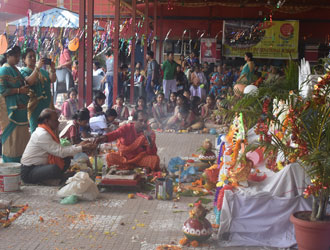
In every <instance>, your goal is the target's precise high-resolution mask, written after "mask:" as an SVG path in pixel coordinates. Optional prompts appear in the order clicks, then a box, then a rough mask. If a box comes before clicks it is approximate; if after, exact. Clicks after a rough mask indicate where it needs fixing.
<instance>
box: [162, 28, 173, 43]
mask: <svg viewBox="0 0 330 250" xmlns="http://www.w3.org/2000/svg"><path fill="white" fill-rule="evenodd" d="M171 31H172V29H170V30H169V31H168V32H167V34H166V36H165V39H164V41H166V40H167V39H168V36H169V35H170V34H171Z"/></svg>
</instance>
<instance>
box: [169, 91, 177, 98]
mask: <svg viewBox="0 0 330 250" xmlns="http://www.w3.org/2000/svg"><path fill="white" fill-rule="evenodd" d="M171 95H175V97H177V96H178V94H177V93H176V92H171V94H170V96H171Z"/></svg>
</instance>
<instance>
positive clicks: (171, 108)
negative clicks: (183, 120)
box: [167, 92, 176, 115]
mask: <svg viewBox="0 0 330 250" xmlns="http://www.w3.org/2000/svg"><path fill="white" fill-rule="evenodd" d="M175 106H176V93H175V92H172V93H171V94H170V100H169V101H168V103H167V113H168V114H171V115H173V113H174V109H175Z"/></svg>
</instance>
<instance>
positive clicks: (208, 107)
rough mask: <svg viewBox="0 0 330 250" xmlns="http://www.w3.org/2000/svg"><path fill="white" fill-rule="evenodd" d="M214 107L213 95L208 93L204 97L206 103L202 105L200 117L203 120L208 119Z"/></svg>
mask: <svg viewBox="0 0 330 250" xmlns="http://www.w3.org/2000/svg"><path fill="white" fill-rule="evenodd" d="M213 109H214V96H213V95H208V96H207V97H206V104H204V105H203V107H202V113H201V115H202V118H203V119H204V121H205V120H208V119H209V118H210V116H211V114H212V112H213Z"/></svg>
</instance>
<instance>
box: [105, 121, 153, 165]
mask: <svg viewBox="0 0 330 250" xmlns="http://www.w3.org/2000/svg"><path fill="white" fill-rule="evenodd" d="M148 130H150V129H148ZM150 131H151V130H150ZM151 133H153V135H154V132H153V131H151ZM142 134H143V133H137V131H136V129H135V124H134V123H129V124H126V125H123V126H121V127H120V128H118V129H116V130H115V131H113V132H110V133H108V134H107V137H108V141H109V142H111V141H114V140H117V139H118V142H119V143H120V144H123V145H125V146H129V145H131V144H132V143H133V142H134V141H135V140H136V139H137V138H138V137H139V136H140V135H142ZM151 137H152V138H156V137H155V136H151ZM141 152H147V154H149V155H157V147H156V143H155V140H152V146H151V147H150V146H148V147H146V148H145V147H139V148H138V149H137V150H136V151H135V152H134V153H133V152H131V153H129V154H124V156H125V157H126V158H127V159H128V160H130V159H133V158H134V157H136V156H137V155H138V154H139V153H141Z"/></svg>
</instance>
